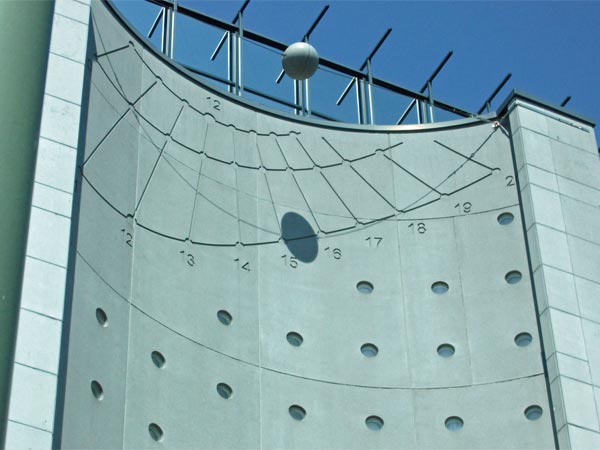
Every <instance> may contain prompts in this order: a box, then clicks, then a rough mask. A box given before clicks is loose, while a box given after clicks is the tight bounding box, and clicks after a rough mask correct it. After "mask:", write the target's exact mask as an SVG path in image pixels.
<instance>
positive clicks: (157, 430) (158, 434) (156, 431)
mask: <svg viewBox="0 0 600 450" xmlns="http://www.w3.org/2000/svg"><path fill="white" fill-rule="evenodd" d="M148 433H150V437H151V438H152V439H154V440H155V441H156V442H160V441H162V440H163V436H164V433H163V430H162V428H161V427H159V426H158V424H156V423H151V424H150V425H148Z"/></svg>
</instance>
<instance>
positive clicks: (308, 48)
mask: <svg viewBox="0 0 600 450" xmlns="http://www.w3.org/2000/svg"><path fill="white" fill-rule="evenodd" d="M282 65H283V70H285V73H286V74H287V75H288V76H289V77H290V78H293V79H294V80H306V79H307V78H310V77H311V76H312V75H313V74H314V73H315V72H316V71H317V67H318V66H319V54H318V53H317V51H316V50H315V48H314V47H313V46H312V45H310V44H309V43H307V42H296V43H295V44H292V45H290V46H289V47H288V48H287V49H286V50H285V52H284V53H283V60H282Z"/></svg>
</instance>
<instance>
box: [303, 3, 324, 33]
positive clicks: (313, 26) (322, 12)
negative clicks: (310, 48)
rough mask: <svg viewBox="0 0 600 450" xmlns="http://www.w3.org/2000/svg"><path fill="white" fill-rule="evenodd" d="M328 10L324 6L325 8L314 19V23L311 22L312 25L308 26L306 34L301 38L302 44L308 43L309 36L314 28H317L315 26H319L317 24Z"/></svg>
mask: <svg viewBox="0 0 600 450" xmlns="http://www.w3.org/2000/svg"><path fill="white" fill-rule="evenodd" d="M328 9H329V5H325V7H324V8H323V10H322V11H321V13H320V14H319V15H318V16H317V18H316V19H315V21H314V22H313V24H312V25H311V26H310V28H309V29H308V31H307V32H306V34H305V35H304V37H303V38H302V40H303V41H304V42H308V39H309V38H310V35H311V34H312V32H313V31H314V30H315V28H316V27H317V25H318V24H319V22H320V21H321V19H322V18H323V16H324V15H325V13H326V12H327V10H328Z"/></svg>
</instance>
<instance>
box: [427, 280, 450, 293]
mask: <svg viewBox="0 0 600 450" xmlns="http://www.w3.org/2000/svg"><path fill="white" fill-rule="evenodd" d="M448 289H450V287H449V286H448V283H445V282H443V281H436V282H435V283H433V284H432V285H431V290H432V291H433V292H435V293H436V294H445V293H446V292H448Z"/></svg>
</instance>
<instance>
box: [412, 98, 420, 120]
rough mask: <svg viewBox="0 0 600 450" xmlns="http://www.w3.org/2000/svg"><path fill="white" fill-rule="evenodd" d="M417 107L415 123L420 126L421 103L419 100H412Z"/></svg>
mask: <svg viewBox="0 0 600 450" xmlns="http://www.w3.org/2000/svg"><path fill="white" fill-rule="evenodd" d="M413 101H414V102H415V103H416V105H417V123H418V124H419V125H420V124H421V102H420V101H419V100H413Z"/></svg>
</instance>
